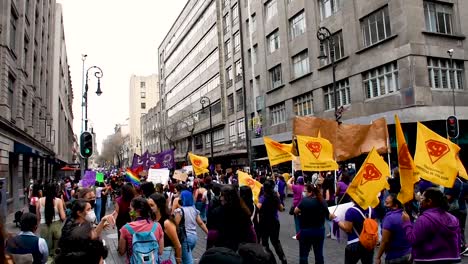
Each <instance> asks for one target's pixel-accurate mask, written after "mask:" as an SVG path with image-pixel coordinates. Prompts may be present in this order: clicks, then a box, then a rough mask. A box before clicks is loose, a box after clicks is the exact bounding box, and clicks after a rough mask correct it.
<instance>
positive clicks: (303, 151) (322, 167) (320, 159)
mask: <svg viewBox="0 0 468 264" xmlns="http://www.w3.org/2000/svg"><path fill="white" fill-rule="evenodd" d="M296 138H297V145H298V148H299V157H300V159H301V167H302V170H303V171H332V170H337V169H338V164H337V163H336V161H335V160H334V159H333V146H332V144H331V143H330V141H328V140H326V139H324V138H315V137H307V136H296Z"/></svg>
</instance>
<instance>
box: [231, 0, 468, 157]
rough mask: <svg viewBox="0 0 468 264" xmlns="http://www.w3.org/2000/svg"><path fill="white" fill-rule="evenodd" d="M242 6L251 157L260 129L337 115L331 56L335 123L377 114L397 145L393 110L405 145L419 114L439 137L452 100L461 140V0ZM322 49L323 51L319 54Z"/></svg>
mask: <svg viewBox="0 0 468 264" xmlns="http://www.w3.org/2000/svg"><path fill="white" fill-rule="evenodd" d="M240 4H241V19H242V30H243V32H245V33H244V34H243V36H244V37H243V39H242V41H243V47H244V49H243V54H244V57H245V58H246V60H247V63H246V67H245V71H244V72H245V75H246V82H247V83H248V84H249V85H248V89H247V98H249V100H248V105H247V111H248V115H249V117H250V119H249V123H250V124H251V126H250V128H251V131H250V133H252V136H253V137H254V138H253V139H252V141H251V142H252V146H253V153H254V159H256V158H262V157H265V156H266V151H265V147H264V146H263V140H262V138H261V137H262V136H265V135H268V136H271V137H272V138H273V139H275V140H277V141H280V142H287V141H291V139H292V119H293V118H294V116H309V115H314V116H318V117H323V118H330V119H334V118H335V116H334V112H335V111H334V110H335V102H334V90H333V87H332V70H333V69H332V67H331V66H332V65H331V57H333V58H334V60H335V62H336V63H335V64H336V93H337V98H338V99H337V102H336V104H337V106H338V108H341V107H343V108H341V110H342V111H343V112H342V121H343V122H345V123H360V124H369V123H370V122H371V121H372V120H374V119H377V118H379V117H385V118H386V120H387V122H388V124H389V133H390V141H391V143H392V146H393V147H395V132H394V129H393V128H394V126H393V125H392V124H393V123H394V118H393V117H394V115H395V114H398V115H399V116H400V119H401V120H402V122H404V123H406V124H404V128H405V133H407V136H408V137H409V141H410V142H409V145H410V148H411V146H413V147H414V143H415V134H416V123H415V122H417V121H427V124H428V125H429V126H430V127H431V128H433V129H434V130H436V131H437V132H439V133H440V134H442V135H443V134H444V133H445V120H446V118H447V117H448V116H450V115H452V114H454V107H453V105H456V114H457V116H458V117H459V119H460V120H461V121H460V129H461V130H460V131H461V135H460V138H459V140H458V143H459V144H463V145H465V144H467V143H468V136H467V135H468V134H467V133H466V129H468V123H467V121H466V119H467V118H468V94H467V87H468V83H467V79H468V74H467V72H466V70H465V69H466V68H467V66H468V63H467V59H468V56H467V53H466V50H468V43H467V41H466V39H465V38H466V35H468V2H467V1H464V0H450V1H449V0H441V1H426V0H424V1H407V0H392V1H389V0H377V1H358V0H349V1H348V0H313V1H311V0H287V1H286V0H269V1H254V0H246V1H240ZM320 27H326V28H328V29H329V30H330V32H331V34H332V35H333V39H334V43H335V45H334V47H333V46H332V45H331V42H329V41H324V42H323V43H322V44H323V45H320V41H319V40H318V39H317V31H318V29H319V28H320ZM321 50H322V51H323V53H324V54H325V55H326V58H324V59H317V57H318V56H319V55H320V51H321ZM449 50H453V53H451V54H448V53H447V51H449ZM451 56H452V57H451ZM451 58H453V59H451ZM453 89H454V90H453ZM453 91H454V94H455V95H452V92H453ZM255 137H256V138H255ZM394 152H395V151H394ZM462 155H465V159H466V154H464V153H463V152H462Z"/></svg>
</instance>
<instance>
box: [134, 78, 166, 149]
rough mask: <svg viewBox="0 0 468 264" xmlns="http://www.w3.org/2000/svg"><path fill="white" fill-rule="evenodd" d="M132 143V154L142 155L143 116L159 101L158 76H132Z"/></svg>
mask: <svg viewBox="0 0 468 264" xmlns="http://www.w3.org/2000/svg"><path fill="white" fill-rule="evenodd" d="M129 99H130V117H129V127H130V143H131V145H132V148H131V152H132V153H137V154H141V150H142V147H141V140H142V134H141V125H140V119H141V116H142V115H144V114H146V113H147V112H148V110H149V109H150V108H152V107H154V106H155V105H156V103H157V102H158V101H159V79H158V75H157V74H153V75H150V76H136V75H132V77H131V78H130V94H129Z"/></svg>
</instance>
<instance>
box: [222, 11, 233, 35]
mask: <svg viewBox="0 0 468 264" xmlns="http://www.w3.org/2000/svg"><path fill="white" fill-rule="evenodd" d="M223 26H224V28H223V32H224V34H227V33H228V32H229V28H230V26H231V23H230V20H229V14H226V15H225V16H224V17H223Z"/></svg>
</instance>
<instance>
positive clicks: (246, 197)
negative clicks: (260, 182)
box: [239, 186, 260, 237]
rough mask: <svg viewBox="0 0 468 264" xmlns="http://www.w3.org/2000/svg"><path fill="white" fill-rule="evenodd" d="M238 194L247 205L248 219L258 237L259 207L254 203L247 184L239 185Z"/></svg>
mask: <svg viewBox="0 0 468 264" xmlns="http://www.w3.org/2000/svg"><path fill="white" fill-rule="evenodd" d="M239 195H240V198H241V200H242V201H243V202H244V203H245V205H246V206H247V208H249V211H250V220H251V221H252V224H253V226H254V229H255V233H256V235H257V237H260V227H259V224H258V222H259V219H258V215H259V213H258V211H259V209H258V207H257V205H256V204H255V203H254V200H253V193H252V189H251V188H250V187H249V186H241V187H240V189H239Z"/></svg>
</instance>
